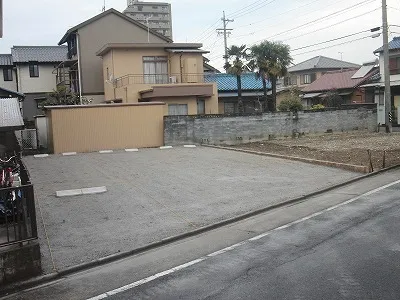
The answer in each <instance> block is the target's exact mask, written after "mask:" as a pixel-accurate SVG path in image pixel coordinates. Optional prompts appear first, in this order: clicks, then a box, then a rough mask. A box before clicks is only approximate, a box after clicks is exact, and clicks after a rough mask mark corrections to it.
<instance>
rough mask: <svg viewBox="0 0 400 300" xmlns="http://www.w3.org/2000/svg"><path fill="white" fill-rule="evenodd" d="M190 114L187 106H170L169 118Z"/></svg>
mask: <svg viewBox="0 0 400 300" xmlns="http://www.w3.org/2000/svg"><path fill="white" fill-rule="evenodd" d="M187 114H188V106H187V104H168V115H169V116H186V115H187Z"/></svg>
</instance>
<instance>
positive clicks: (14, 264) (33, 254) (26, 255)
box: [0, 242, 42, 286]
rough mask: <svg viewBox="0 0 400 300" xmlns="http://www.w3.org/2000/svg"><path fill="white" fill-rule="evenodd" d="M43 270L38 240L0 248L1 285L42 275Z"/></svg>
mask: <svg viewBox="0 0 400 300" xmlns="http://www.w3.org/2000/svg"><path fill="white" fill-rule="evenodd" d="M41 272H42V267H41V257H40V246H39V243H38V242H31V243H30V244H28V245H25V246H23V247H20V246H19V245H15V246H9V247H7V248H3V249H0V286H1V285H3V284H6V283H12V282H15V281H19V280H24V279H28V278H31V277H33V276H37V275H40V274H41Z"/></svg>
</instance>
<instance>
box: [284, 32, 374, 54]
mask: <svg viewBox="0 0 400 300" xmlns="http://www.w3.org/2000/svg"><path fill="white" fill-rule="evenodd" d="M372 37H374V35H369V36H365V37H362V38H359V39H355V40H350V41H347V42H343V43H340V44H335V45H332V46H327V47H323V48H318V49H314V50H311V51H306V52H301V53H296V54H293V55H292V56H297V55H303V54H307V53H312V52H317V51H321V50H325V49H329V48H333V47H337V46H341V45H345V44H350V43H353V42H357V41H361V40H365V39H368V38H372Z"/></svg>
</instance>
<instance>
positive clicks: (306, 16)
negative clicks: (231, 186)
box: [0, 0, 400, 69]
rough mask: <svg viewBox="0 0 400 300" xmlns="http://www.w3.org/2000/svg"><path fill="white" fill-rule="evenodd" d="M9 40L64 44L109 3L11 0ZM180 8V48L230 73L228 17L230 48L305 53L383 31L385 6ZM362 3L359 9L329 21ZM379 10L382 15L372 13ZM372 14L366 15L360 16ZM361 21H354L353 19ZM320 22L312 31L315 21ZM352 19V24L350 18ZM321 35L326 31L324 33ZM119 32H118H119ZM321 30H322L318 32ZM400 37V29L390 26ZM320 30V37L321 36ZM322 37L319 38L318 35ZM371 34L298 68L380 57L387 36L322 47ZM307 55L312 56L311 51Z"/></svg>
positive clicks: (311, 1)
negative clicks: (188, 46) (271, 45)
mask: <svg viewBox="0 0 400 300" xmlns="http://www.w3.org/2000/svg"><path fill="white" fill-rule="evenodd" d="M3 2H4V37H3V39H0V53H10V47H12V46H13V45H56V44H57V43H58V41H59V40H60V39H61V37H62V36H63V35H64V33H65V31H67V30H68V29H69V28H70V27H72V26H75V25H77V24H79V23H80V22H82V21H85V20H86V19H88V18H90V17H93V16H94V15H96V14H98V13H100V12H101V8H102V6H103V0H84V1H83V0H63V1H62V0H35V1H28V0H5V1H3ZM165 2H170V3H172V16H173V34H174V41H175V42H186V41H187V42H201V43H203V44H204V47H203V48H204V49H205V50H208V51H211V53H210V54H209V55H207V57H209V58H210V59H211V64H212V65H214V66H215V67H216V68H219V69H222V66H223V59H222V55H223V51H224V48H223V39H222V37H221V36H220V37H218V35H217V33H216V30H215V29H216V28H220V27H221V26H222V21H221V20H220V18H221V17H222V11H223V10H225V11H226V14H227V17H229V18H234V19H235V21H234V22H232V23H230V24H229V25H228V26H229V28H232V29H234V30H233V32H232V35H231V36H230V38H229V41H228V43H229V45H232V44H236V45H241V44H246V45H251V44H252V43H254V42H257V41H259V40H262V39H265V38H268V39H270V40H277V41H278V40H279V41H283V42H285V43H287V44H289V45H290V46H291V48H292V49H296V48H300V47H303V46H307V45H310V44H315V43H319V42H323V41H327V40H330V39H335V38H338V37H341V36H344V35H349V34H353V33H357V32H360V31H365V30H369V29H371V28H374V27H377V26H380V25H381V16H382V15H381V14H382V13H381V9H379V8H380V5H381V0H369V1H368V0H367V1H362V0H335V1H332V0H202V1H198V0H166V1H165ZM387 2H388V6H389V8H388V15H389V24H390V25H399V26H400V1H399V0H387ZM358 3H362V5H359V6H356V7H354V8H353V9H349V10H347V11H344V12H341V13H338V14H336V15H333V16H331V17H325V16H328V15H330V14H333V13H335V12H338V11H340V10H343V9H346V8H350V7H351V6H354V5H357V4H358ZM106 6H107V9H108V8H111V7H113V8H115V9H117V10H119V11H122V10H124V9H125V8H126V0H106ZM372 10H375V11H373V12H371V11H372ZM362 14H365V15H364V16H361V17H357V16H359V15H362ZM355 17H356V18H355ZM351 18H354V19H351ZM316 19H320V20H319V21H318V22H313V23H312V24H309V25H304V26H302V25H303V24H306V23H307V22H311V21H314V20H316ZM349 19H350V20H349ZM319 29H321V30H319ZM115 30H118V28H116V29H115ZM317 30H319V31H317ZM390 30H391V32H392V34H391V35H390V36H389V37H390V39H392V37H393V36H400V27H390ZM314 31H316V32H314ZM312 32H314V33H312ZM368 35H371V33H362V34H359V35H354V36H351V37H349V38H346V39H342V40H338V41H336V42H331V43H327V44H323V45H319V46H315V47H311V48H306V49H302V50H297V51H292V55H293V58H294V59H295V62H301V61H303V60H306V59H308V58H311V57H314V56H317V55H325V56H329V57H332V58H337V59H339V58H340V57H341V54H340V53H339V52H342V55H343V60H346V61H350V62H354V63H363V62H366V61H371V60H373V59H374V55H373V51H374V50H375V49H377V48H379V47H380V46H381V44H382V37H379V38H375V39H372V38H366V39H363V40H360V41H355V42H353V43H349V44H344V45H340V46H336V47H332V48H329V49H324V50H318V49H320V48H322V47H327V46H331V45H335V44H338V43H343V42H346V41H350V40H354V39H359V38H363V37H366V36H368ZM309 51H312V52H310V53H306V54H301V53H304V52H309Z"/></svg>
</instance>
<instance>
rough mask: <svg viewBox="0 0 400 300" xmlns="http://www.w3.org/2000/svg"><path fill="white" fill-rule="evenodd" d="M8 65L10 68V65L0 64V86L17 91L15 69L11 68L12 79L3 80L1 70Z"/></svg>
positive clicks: (7, 67)
mask: <svg viewBox="0 0 400 300" xmlns="http://www.w3.org/2000/svg"><path fill="white" fill-rule="evenodd" d="M10 67H11V68H12V66H0V87H2V88H5V89H8V90H12V91H17V72H16V70H15V69H13V78H12V81H4V74H3V70H4V69H9V68H10Z"/></svg>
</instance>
